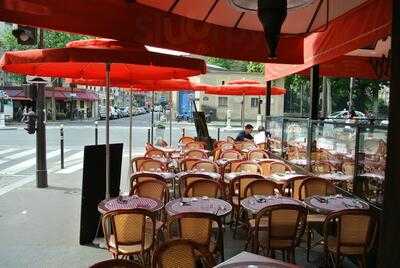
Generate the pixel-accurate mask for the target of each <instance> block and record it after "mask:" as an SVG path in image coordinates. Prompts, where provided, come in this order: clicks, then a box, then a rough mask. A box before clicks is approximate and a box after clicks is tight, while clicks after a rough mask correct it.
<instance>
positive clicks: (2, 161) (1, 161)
mask: <svg viewBox="0 0 400 268" xmlns="http://www.w3.org/2000/svg"><path fill="white" fill-rule="evenodd" d="M7 162H8V161H7V160H0V165H1V164H3V163H7Z"/></svg>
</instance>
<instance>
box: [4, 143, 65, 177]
mask: <svg viewBox="0 0 400 268" xmlns="http://www.w3.org/2000/svg"><path fill="white" fill-rule="evenodd" d="M68 151H70V150H69V149H65V150H64V152H68ZM58 155H60V150H56V151H52V152H49V153H48V154H47V159H51V158H54V157H56V156H58ZM35 164H36V158H31V159H28V160H25V161H22V162H19V163H18V164H15V165H13V166H10V167H8V168H6V169H3V170H1V171H0V174H1V175H15V174H17V173H18V172H21V171H24V170H27V169H29V168H31V167H33V166H34V165H35Z"/></svg>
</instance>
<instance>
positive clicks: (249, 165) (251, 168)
mask: <svg viewBox="0 0 400 268" xmlns="http://www.w3.org/2000/svg"><path fill="white" fill-rule="evenodd" d="M234 171H235V172H242V171H245V172H251V173H261V167H260V166H259V165H258V164H257V163H256V162H254V161H251V160H247V161H242V162H240V163H238V165H237V166H236V168H235V170H234Z"/></svg>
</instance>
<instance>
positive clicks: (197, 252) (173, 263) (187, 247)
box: [153, 239, 215, 268]
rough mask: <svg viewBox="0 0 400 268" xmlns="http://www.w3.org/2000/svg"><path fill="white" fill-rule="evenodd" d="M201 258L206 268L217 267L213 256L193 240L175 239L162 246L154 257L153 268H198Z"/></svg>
mask: <svg viewBox="0 0 400 268" xmlns="http://www.w3.org/2000/svg"><path fill="white" fill-rule="evenodd" d="M199 258H200V260H201V262H202V263H203V266H204V268H211V267H214V265H215V260H214V258H213V256H212V254H211V253H210V252H209V251H208V250H206V249H204V247H203V246H202V245H199V244H197V243H195V242H193V241H191V240H187V239H175V240H171V241H168V242H166V243H164V244H163V245H161V246H160V247H159V248H158V249H157V250H156V251H155V253H154V255H153V268H196V267H198V266H197V265H196V261H197V260H198V259H199Z"/></svg>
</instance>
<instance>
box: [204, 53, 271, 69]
mask: <svg viewBox="0 0 400 268" xmlns="http://www.w3.org/2000/svg"><path fill="white" fill-rule="evenodd" d="M206 61H207V63H210V64H213V65H217V66H219V67H222V68H225V69H227V70H230V71H238V72H247V73H264V63H258V62H252V61H250V62H249V61H238V60H229V59H221V58H212V57H209V58H207V60H206Z"/></svg>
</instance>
